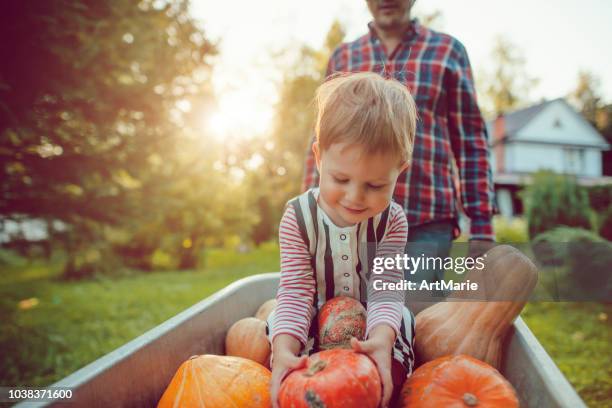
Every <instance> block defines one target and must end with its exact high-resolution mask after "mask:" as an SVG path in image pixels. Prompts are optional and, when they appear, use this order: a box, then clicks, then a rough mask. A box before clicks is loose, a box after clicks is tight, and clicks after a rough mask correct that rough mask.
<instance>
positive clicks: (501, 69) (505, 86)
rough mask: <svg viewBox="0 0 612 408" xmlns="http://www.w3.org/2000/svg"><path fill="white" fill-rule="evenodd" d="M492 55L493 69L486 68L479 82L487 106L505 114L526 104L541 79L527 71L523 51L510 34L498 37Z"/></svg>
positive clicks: (492, 110)
mask: <svg viewBox="0 0 612 408" xmlns="http://www.w3.org/2000/svg"><path fill="white" fill-rule="evenodd" d="M491 59H492V61H493V64H494V68H493V70H492V72H488V73H486V72H483V75H481V77H482V78H481V80H480V81H479V82H478V85H479V86H478V88H479V94H480V95H481V96H482V106H483V109H484V110H486V111H488V112H490V113H491V114H493V115H502V114H504V113H508V112H509V111H512V110H514V109H517V108H519V107H520V106H523V105H525V104H526V103H527V102H528V100H529V99H528V95H529V93H530V91H531V89H532V88H533V87H534V85H536V84H537V83H538V79H536V78H533V77H531V76H530V75H529V74H528V73H527V71H526V69H525V58H524V56H523V53H522V51H521V50H520V49H519V48H518V47H517V46H516V45H515V44H513V43H512V42H511V41H509V40H508V39H507V38H504V37H498V38H497V39H496V41H495V46H494V47H493V50H492V52H491Z"/></svg>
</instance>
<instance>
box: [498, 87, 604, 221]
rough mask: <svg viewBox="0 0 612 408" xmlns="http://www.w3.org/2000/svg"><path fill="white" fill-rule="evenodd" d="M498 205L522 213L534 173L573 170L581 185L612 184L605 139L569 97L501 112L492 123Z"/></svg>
mask: <svg viewBox="0 0 612 408" xmlns="http://www.w3.org/2000/svg"><path fill="white" fill-rule="evenodd" d="M487 126H488V129H489V135H490V143H491V164H492V168H493V181H494V184H495V192H496V197H497V205H498V208H499V211H500V213H501V214H502V215H503V216H506V217H511V216H513V215H515V214H521V213H522V212H523V209H522V202H521V200H520V198H519V197H518V195H517V192H518V191H519V190H520V189H521V188H522V187H523V186H524V185H526V184H529V182H530V174H532V173H534V172H536V171H538V170H544V169H547V170H553V171H555V172H557V173H564V174H572V175H575V176H576V177H577V180H578V183H580V184H582V185H595V184H603V183H612V177H604V176H603V172H602V169H603V163H602V160H603V159H602V157H603V152H604V151H606V150H608V149H609V148H610V146H609V145H608V143H607V142H606V140H605V139H604V137H603V136H602V135H601V134H600V133H599V132H598V131H597V130H596V129H595V128H594V127H593V126H592V125H591V124H590V123H589V122H588V121H587V120H586V119H585V118H584V117H583V116H582V115H580V114H579V113H578V112H576V110H574V108H572V107H571V106H570V105H569V104H568V103H567V102H566V101H565V100H564V99H562V98H559V99H555V100H551V101H545V102H542V103H540V104H538V105H534V106H531V107H528V108H526V109H521V110H518V111H515V112H511V113H508V114H504V115H501V116H498V117H497V118H496V119H495V120H493V121H491V122H489V123H488V124H487Z"/></svg>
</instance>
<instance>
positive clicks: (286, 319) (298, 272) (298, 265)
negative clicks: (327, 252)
mask: <svg viewBox="0 0 612 408" xmlns="http://www.w3.org/2000/svg"><path fill="white" fill-rule="evenodd" d="M279 244H280V257H281V276H280V284H279V287H278V292H277V294H276V300H277V302H278V303H277V307H276V311H275V314H274V323H273V325H272V326H273V327H272V341H274V338H275V337H276V336H278V335H279V334H289V335H291V336H293V337H295V338H296V339H298V340H299V341H300V342H301V343H302V345H305V344H306V342H307V340H308V330H309V329H310V322H311V320H312V316H313V306H312V302H313V297H314V293H315V277H314V274H313V270H312V266H311V263H310V258H311V256H310V252H309V251H308V247H307V246H306V244H305V243H304V240H303V239H302V236H301V235H300V229H299V226H298V222H297V219H296V215H295V210H294V208H293V206H291V205H289V206H287V210H286V211H285V214H284V215H283V218H282V220H281V222H280V226H279Z"/></svg>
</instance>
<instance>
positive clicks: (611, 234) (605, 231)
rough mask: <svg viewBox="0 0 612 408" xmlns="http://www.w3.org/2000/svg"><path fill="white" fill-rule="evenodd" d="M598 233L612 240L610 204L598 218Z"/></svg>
mask: <svg viewBox="0 0 612 408" xmlns="http://www.w3.org/2000/svg"><path fill="white" fill-rule="evenodd" d="M599 235H601V236H602V237H604V238H605V239H607V240H608V241H612V206H611V207H609V208H608V211H606V212H604V213H603V214H602V216H601V218H600V220H599Z"/></svg>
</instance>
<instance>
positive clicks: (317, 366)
mask: <svg viewBox="0 0 612 408" xmlns="http://www.w3.org/2000/svg"><path fill="white" fill-rule="evenodd" d="M326 366H327V363H326V362H325V361H323V360H317V361H315V362H314V363H313V364H311V365H310V367H308V370H307V371H306V374H305V375H306V377H312V376H313V375H315V374H316V373H318V372H319V371H321V370H323V369H324V368H325V367H326Z"/></svg>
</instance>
